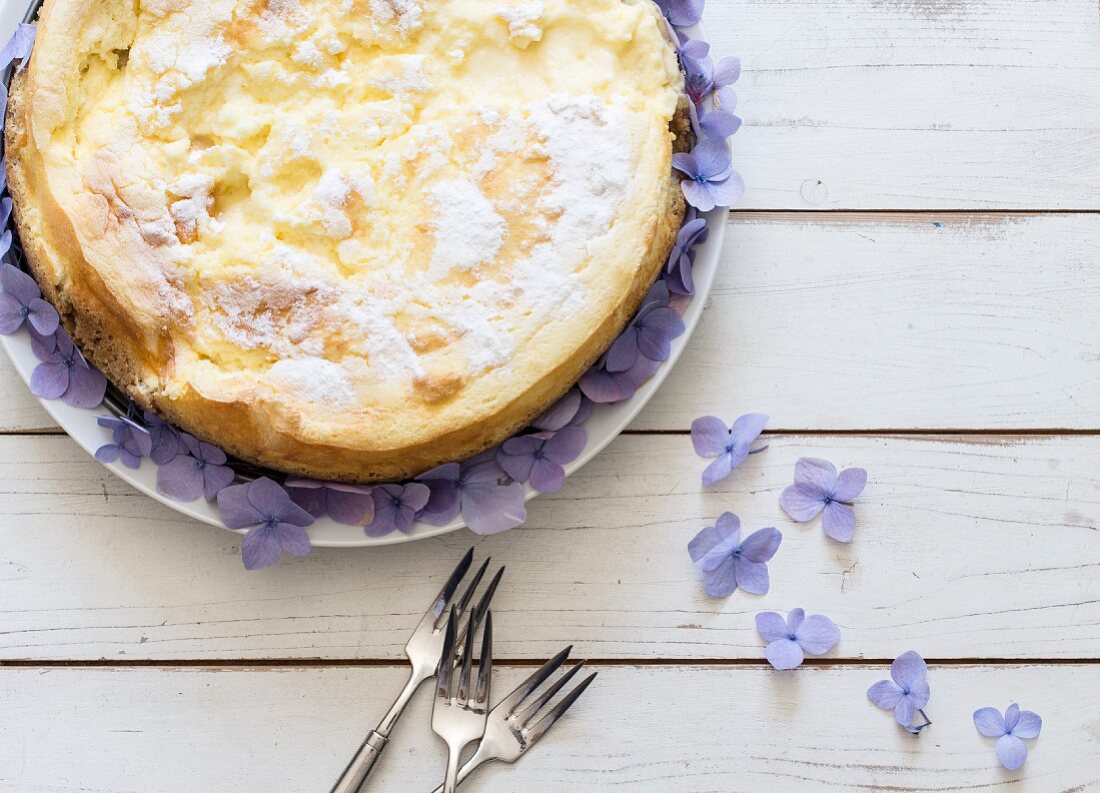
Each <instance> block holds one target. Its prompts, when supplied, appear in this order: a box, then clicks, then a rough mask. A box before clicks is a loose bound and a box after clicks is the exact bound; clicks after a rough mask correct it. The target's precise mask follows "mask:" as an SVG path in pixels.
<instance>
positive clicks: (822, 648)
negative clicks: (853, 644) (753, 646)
mask: <svg viewBox="0 0 1100 793" xmlns="http://www.w3.org/2000/svg"><path fill="white" fill-rule="evenodd" d="M756 631H757V633H759V634H760V638H761V639H763V640H764V641H766V642H767V643H768V646H767V647H766V648H765V649H764V657H765V658H767V659H768V663H769V664H771V665H772V666H774V667H775V668H776V669H795V668H797V667H799V666H801V665H802V662H803V661H804V660H805V659H806V655H807V654H809V655H824V654H825V653H827V652H829V650H831V649H833V647H835V646H836V643H837V642H839V641H840V629H839V628H837V626H836V623H834V622H833V621H832V620H831V619H829V618H828V617H826V616H824V615H821V614H814V615H812V616H809V617H807V616H806V612H805V611H804V610H802V609H794V610H792V611H791V612H790V613H789V614H788V615H787V618H786V619H783V616H782V615H781V614H778V613H776V612H774V611H762V612H761V613H759V614H757V615H756Z"/></svg>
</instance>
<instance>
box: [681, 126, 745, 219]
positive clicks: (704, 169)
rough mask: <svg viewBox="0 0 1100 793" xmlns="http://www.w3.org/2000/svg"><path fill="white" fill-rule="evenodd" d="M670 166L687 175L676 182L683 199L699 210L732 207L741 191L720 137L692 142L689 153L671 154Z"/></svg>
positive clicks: (741, 185) (728, 151)
mask: <svg viewBox="0 0 1100 793" xmlns="http://www.w3.org/2000/svg"><path fill="white" fill-rule="evenodd" d="M672 167H673V168H675V169H676V170H678V171H680V172H681V173H682V174H684V176H686V177H687V178H686V179H684V180H682V181H681V182H680V188H681V189H682V190H683V193H684V198H686V199H687V202H688V203H689V204H691V205H692V206H693V207H695V208H696V209H698V210H701V211H703V212H709V211H710V210H712V209H714V208H715V207H718V206H722V207H728V206H733V205H734V204H736V203H737V200H738V199H739V198H740V197H741V194H742V193H743V192H744V191H745V183H744V182H743V181H741V176H740V175H739V174H738V173H737V172H736V171H734V170H733V164H732V162H731V160H730V150H729V146H727V145H726V142H725V141H724V140H715V139H714V138H706V139H704V140H702V141H700V142H699V143H697V144H695V148H694V149H692V150H691V153H690V154H685V153H683V152H678V153H676V154H673V155H672Z"/></svg>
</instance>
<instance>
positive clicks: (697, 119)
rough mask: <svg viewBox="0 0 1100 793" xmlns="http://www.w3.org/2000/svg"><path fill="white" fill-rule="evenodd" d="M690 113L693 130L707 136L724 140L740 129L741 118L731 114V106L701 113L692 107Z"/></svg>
mask: <svg viewBox="0 0 1100 793" xmlns="http://www.w3.org/2000/svg"><path fill="white" fill-rule="evenodd" d="M690 113H691V122H692V126H693V127H694V128H695V131H696V132H697V133H699V134H702V135H704V136H706V137H708V138H714V139H716V140H724V139H725V138H728V137H730V136H732V135H734V134H736V133H737V130H739V129H741V118H740V117H739V116H735V115H734V114H733V112H732V108H729V109H726V108H723V109H722V110H709V111H706V112H703V113H700V112H698V111H696V110H695V109H694V108H692V110H691V111H690Z"/></svg>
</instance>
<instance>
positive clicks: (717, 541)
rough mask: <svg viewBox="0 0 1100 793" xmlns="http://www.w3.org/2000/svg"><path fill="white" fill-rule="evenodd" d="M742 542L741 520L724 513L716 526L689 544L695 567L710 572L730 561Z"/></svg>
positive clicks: (730, 513)
mask: <svg viewBox="0 0 1100 793" xmlns="http://www.w3.org/2000/svg"><path fill="white" fill-rule="evenodd" d="M740 540H741V520H740V518H738V517H737V516H736V515H734V514H733V513H732V512H723V513H722V514H721V515H719V516H718V520H717V521H715V525H713V526H707V527H706V528H705V529H703V530H702V531H701V532H699V533H698V534H696V535H695V537H694V538H692V540H691V542H689V543H688V553H689V554H690V555H691V560H692V561H693V562H695V566H696V567H698V568H699V569H700V570H702V571H703V572H710V571H711V570H714V569H715V568H716V567H718V565H720V564H721V563H722V562H723V561H724V560H726V559H728V558H729V557H730V555H731V554H733V552H734V551H735V550H736V549H737V545H738V543H739V542H740Z"/></svg>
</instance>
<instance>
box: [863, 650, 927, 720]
mask: <svg viewBox="0 0 1100 793" xmlns="http://www.w3.org/2000/svg"><path fill="white" fill-rule="evenodd" d="M927 676H928V665H927V664H926V663H925V662H924V659H923V658H921V657H920V656H919V655H918V654H917V653H915V652H913V651H912V650H909V651H908V652H905V653H902V654H901V655H899V656H898V657H897V658H896V659H894V663H892V664H891V665H890V677H891V678H893V679H892V680H880V681H878V682H877V683H875V684H874V685H873V686H871V687H870V688H869V689H867V699H869V700H871V702H873V703H874V704H875V705H877V706H878V707H880V708H882V709H883V710H892V711H894V720H895V721H897V723H898V724H900V725H901V726H902V727H904V728H905V729H907V730H909V731H910V732H912V733H918V732H920V731H921V730H922V729H924V728H925V727H927V726H928V724H930V723H931V722H928V717H927V716H925V715H924V706H925V705H927V704H928V699H929V697H931V695H932V690H931V689H930V688H929V686H928V681H927V680H926V677H927ZM914 713H920V714H921V715H922V716H924V719H925V721H926V722H928V723H927V724H921V725H919V726H916V727H914V726H912V724H913V714H914Z"/></svg>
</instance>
